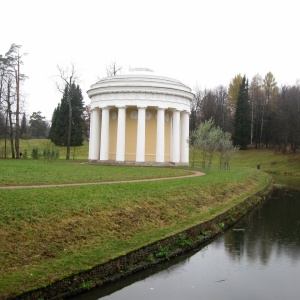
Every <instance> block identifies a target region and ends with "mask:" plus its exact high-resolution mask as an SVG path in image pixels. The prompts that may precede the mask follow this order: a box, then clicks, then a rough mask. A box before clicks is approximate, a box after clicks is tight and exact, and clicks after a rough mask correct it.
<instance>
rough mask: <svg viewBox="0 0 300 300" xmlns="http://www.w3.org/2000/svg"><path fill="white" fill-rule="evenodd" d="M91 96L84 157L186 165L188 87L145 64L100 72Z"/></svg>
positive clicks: (187, 156)
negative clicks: (119, 72) (104, 74)
mask: <svg viewBox="0 0 300 300" xmlns="http://www.w3.org/2000/svg"><path fill="white" fill-rule="evenodd" d="M87 93H88V96H89V97H90V99H91V116H90V117H91V119H90V142H89V160H90V161H100V162H117V163H130V162H131V163H132V162H133V163H135V164H167V163H174V164H188V163H189V147H188V142H187V140H188V137H189V113H190V103H191V101H192V99H193V94H192V92H191V89H190V88H189V87H187V86H186V85H184V84H182V83H181V82H180V81H178V80H176V79H172V78H167V77H162V76H157V75H154V73H153V71H152V70H150V69H145V68H135V69H131V70H130V71H129V72H128V74H125V75H117V76H113V77H106V78H103V79H101V80H100V81H98V82H97V83H96V84H94V85H92V86H91V89H90V90H88V91H87Z"/></svg>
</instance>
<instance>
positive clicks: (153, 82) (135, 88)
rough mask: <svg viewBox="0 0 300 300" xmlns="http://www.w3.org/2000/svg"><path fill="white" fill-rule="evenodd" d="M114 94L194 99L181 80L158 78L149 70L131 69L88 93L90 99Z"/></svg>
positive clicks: (102, 82) (94, 87) (109, 78)
mask: <svg viewBox="0 0 300 300" xmlns="http://www.w3.org/2000/svg"><path fill="white" fill-rule="evenodd" d="M114 92H115V93H118V92H151V93H163V94H169V93H171V94H174V93H175V94H178V95H180V96H183V97H187V98H189V99H192V97H193V94H192V93H191V89H190V88H189V87H188V86H186V85H184V84H183V83H181V82H180V81H179V80H177V79H173V78H169V77H163V76H158V75H156V74H155V72H154V71H153V70H151V69H148V68H131V69H129V70H128V72H126V73H125V74H122V75H116V76H111V77H105V78H102V79H101V80H99V81H98V82H97V83H95V84H93V85H92V86H91V89H90V90H88V91H87V93H88V95H89V96H90V97H91V96H93V95H95V94H99V93H114Z"/></svg>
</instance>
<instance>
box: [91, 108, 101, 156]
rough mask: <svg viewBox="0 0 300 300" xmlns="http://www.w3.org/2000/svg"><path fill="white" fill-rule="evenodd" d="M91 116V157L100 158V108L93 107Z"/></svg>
mask: <svg viewBox="0 0 300 300" xmlns="http://www.w3.org/2000/svg"><path fill="white" fill-rule="evenodd" d="M90 118H91V119H90V139H89V159H90V160H98V159H99V154H100V110H99V109H97V108H95V109H93V110H92V111H91V115H90Z"/></svg>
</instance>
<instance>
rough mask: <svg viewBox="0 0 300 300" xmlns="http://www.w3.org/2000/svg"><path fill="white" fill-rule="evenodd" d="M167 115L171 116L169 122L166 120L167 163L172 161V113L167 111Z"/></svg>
mask: <svg viewBox="0 0 300 300" xmlns="http://www.w3.org/2000/svg"><path fill="white" fill-rule="evenodd" d="M165 114H168V115H169V120H168V121H167V120H165V161H166V162H169V161H170V135H171V117H172V111H170V110H166V111H165Z"/></svg>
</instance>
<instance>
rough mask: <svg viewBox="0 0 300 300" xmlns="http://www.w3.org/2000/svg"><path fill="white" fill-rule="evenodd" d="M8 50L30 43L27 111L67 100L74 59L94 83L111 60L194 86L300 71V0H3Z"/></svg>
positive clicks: (290, 77) (1, 49) (1, 48)
mask: <svg viewBox="0 0 300 300" xmlns="http://www.w3.org/2000/svg"><path fill="white" fill-rule="evenodd" d="M1 2H2V3H1V5H0V7H1V18H0V37H1V43H0V54H5V53H6V52H7V51H8V49H9V47H10V45H11V44H12V43H16V44H19V45H22V46H23V47H22V51H23V52H26V53H28V55H27V56H26V57H24V59H23V60H24V66H23V72H24V73H25V74H26V75H27V76H29V79H28V80H27V81H26V82H25V85H24V90H25V92H26V94H25V96H26V99H25V101H26V102H25V103H26V106H25V107H26V112H27V113H28V114H30V113H32V112H33V111H41V112H42V115H45V116H46V117H47V118H48V119H51V116H52V112H53V110H54V108H55V107H56V106H57V104H58V103H59V102H60V99H61V95H60V94H59V93H58V92H57V91H56V88H55V85H54V79H53V76H55V75H57V74H58V70H57V67H56V66H57V65H60V66H70V64H71V63H73V64H74V65H75V67H76V69H77V70H78V73H79V75H80V81H79V84H80V86H81V88H82V91H83V95H84V98H85V102H86V103H87V104H88V103H89V99H88V97H87V95H86V90H88V89H89V87H90V86H91V85H92V84H93V83H95V82H96V81H97V78H98V77H101V76H105V67H106V66H107V65H108V64H109V63H111V62H112V61H116V62H117V63H118V64H120V65H123V67H124V69H126V68H128V67H147V68H151V69H154V70H155V71H156V73H157V74H161V75H164V76H169V77H173V78H176V79H179V80H181V81H182V82H183V83H185V84H187V85H189V86H190V87H191V88H194V87H195V86H196V85H198V86H200V87H201V88H204V87H207V88H212V87H216V86H218V85H220V84H222V85H225V86H228V84H229V82H230V80H231V79H232V78H233V77H234V76H235V75H236V74H238V73H241V74H242V75H243V74H246V76H247V77H248V78H249V79H250V80H251V78H252V77H253V76H254V75H255V74H257V73H259V74H261V75H262V76H264V75H265V74H266V73H267V72H269V71H271V72H272V73H273V75H274V76H275V78H276V80H277V82H278V83H279V85H281V84H294V83H295V82H296V80H297V79H298V78H300V60H299V53H300V43H299V42H298V40H299V28H300V18H299V17H298V11H299V9H298V3H297V2H298V1H297V0H285V1H281V0H252V1H245V0H226V1H225V0H209V1H208V0H198V1H196V0H184V1H176V0H170V1H169V0H159V1H156V0H151V1H144V0H139V1H138V0H123V1H122V0H119V1H118V0H107V1H104V0H98V1H96V0H84V1H79V0H52V1H46V0H43V1H41V0H26V1H24V0H11V1H4V0H2V1H1Z"/></svg>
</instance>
